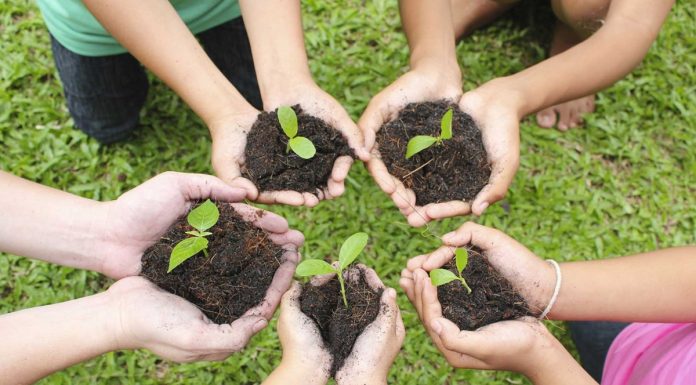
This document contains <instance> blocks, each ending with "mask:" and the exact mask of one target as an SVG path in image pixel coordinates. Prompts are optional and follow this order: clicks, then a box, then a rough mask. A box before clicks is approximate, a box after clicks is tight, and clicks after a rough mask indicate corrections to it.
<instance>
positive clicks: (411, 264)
mask: <svg viewBox="0 0 696 385" xmlns="http://www.w3.org/2000/svg"><path fill="white" fill-rule="evenodd" d="M427 259H428V256H427V255H419V256H417V257H413V258H411V259H409V260H408V262H406V269H408V271H410V272H414V271H415V270H416V269H420V268H422V266H423V262H425V261H426V260H427ZM402 276H403V274H402Z"/></svg>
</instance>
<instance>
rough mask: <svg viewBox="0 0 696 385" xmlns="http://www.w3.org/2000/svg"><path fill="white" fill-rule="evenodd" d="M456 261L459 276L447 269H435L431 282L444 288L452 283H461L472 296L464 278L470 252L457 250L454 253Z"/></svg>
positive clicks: (431, 275)
mask: <svg viewBox="0 0 696 385" xmlns="http://www.w3.org/2000/svg"><path fill="white" fill-rule="evenodd" d="M454 259H455V263H456V264H457V271H458V272H459V275H455V274H454V273H453V272H451V271H449V270H446V269H435V270H433V271H431V272H430V282H432V284H433V285H435V286H442V285H444V284H447V283H450V282H452V281H459V282H461V283H462V285H464V287H465V288H466V291H467V293H468V294H471V288H470V287H469V285H467V283H466V281H465V280H464V277H462V271H464V269H466V264H467V263H469V252H468V251H467V250H466V249H457V250H455V251H454Z"/></svg>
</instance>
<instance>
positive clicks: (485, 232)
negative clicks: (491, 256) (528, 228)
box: [442, 222, 509, 251]
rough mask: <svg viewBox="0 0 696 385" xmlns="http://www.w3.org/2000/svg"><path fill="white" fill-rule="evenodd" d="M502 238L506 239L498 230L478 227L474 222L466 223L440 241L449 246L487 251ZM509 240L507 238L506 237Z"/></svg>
mask: <svg viewBox="0 0 696 385" xmlns="http://www.w3.org/2000/svg"><path fill="white" fill-rule="evenodd" d="M503 237H507V235H505V234H504V233H502V232H501V231H499V230H496V229H493V228H490V227H486V226H482V225H479V224H478V223H474V222H467V223H465V224H463V225H461V226H460V227H459V229H457V230H455V231H453V232H450V233H447V234H445V235H443V236H442V241H443V242H444V243H445V244H446V245H450V246H455V247H459V246H463V245H468V244H472V245H474V246H478V247H479V248H481V249H482V250H484V251H485V250H489V249H491V248H492V247H493V246H494V245H496V244H497V243H499V242H500V241H501V239H502V238H503ZM508 238H509V237H508Z"/></svg>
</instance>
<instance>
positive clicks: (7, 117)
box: [0, 0, 696, 385]
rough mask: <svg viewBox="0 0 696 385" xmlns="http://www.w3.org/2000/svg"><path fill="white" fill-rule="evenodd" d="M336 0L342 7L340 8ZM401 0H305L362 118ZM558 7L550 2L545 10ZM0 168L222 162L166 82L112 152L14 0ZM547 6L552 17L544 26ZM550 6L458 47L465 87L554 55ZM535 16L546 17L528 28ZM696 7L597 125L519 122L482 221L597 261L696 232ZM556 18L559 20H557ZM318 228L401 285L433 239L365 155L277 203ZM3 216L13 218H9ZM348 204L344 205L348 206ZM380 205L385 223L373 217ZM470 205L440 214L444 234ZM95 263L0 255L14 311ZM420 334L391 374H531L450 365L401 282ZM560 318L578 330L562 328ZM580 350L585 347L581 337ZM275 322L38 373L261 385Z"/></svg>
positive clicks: (398, 47)
mask: <svg viewBox="0 0 696 385" xmlns="http://www.w3.org/2000/svg"><path fill="white" fill-rule="evenodd" d="M334 3H338V4H339V5H338V6H336V5H329V4H334ZM395 3H396V2H395V1H388V0H375V1H370V2H364V1H358V0H341V1H327V0H307V1H304V2H303V7H304V11H305V14H306V16H305V26H306V30H307V47H308V50H309V54H310V58H311V66H312V71H313V73H314V75H315V78H316V80H317V82H318V83H319V84H320V85H321V86H322V87H324V89H325V90H327V91H328V92H329V93H331V94H333V95H334V96H336V97H337V98H338V99H339V101H341V102H342V103H343V104H344V105H345V106H346V108H347V109H348V111H349V112H350V113H351V114H352V116H353V117H355V118H357V117H358V116H359V114H360V112H361V111H362V109H363V108H364V107H365V105H366V104H367V102H368V100H369V99H370V97H371V96H372V95H374V94H375V93H377V92H378V91H379V90H380V89H381V88H382V87H384V86H386V85H387V84H389V83H390V82H391V81H393V80H394V79H395V78H396V77H397V76H398V75H399V74H401V73H402V72H403V71H404V70H405V69H406V64H407V57H408V50H407V47H406V41H405V38H404V37H403V35H402V33H401V31H400V27H399V18H398V14H397V8H396V4H395ZM547 16H548V15H547ZM0 18H2V20H1V22H0V31H1V32H2V33H0V52H2V53H3V56H4V57H3V59H2V60H0V143H2V146H0V167H1V168H2V169H4V170H7V171H10V172H12V173H14V174H17V175H20V176H23V177H25V178H28V179H30V180H34V181H37V182H40V183H43V184H46V185H49V186H53V187H56V188H59V189H64V190H66V191H70V192H72V193H75V194H79V195H82V196H85V197H89V198H94V199H101V200H106V199H113V198H115V197H117V196H118V195H119V194H121V193H123V192H124V191H126V190H127V189H129V188H132V187H133V186H136V185H137V184H139V183H141V182H143V181H144V180H146V179H148V178H150V177H151V176H153V175H155V174H157V173H159V172H162V171H165V170H179V171H190V172H211V168H210V166H209V159H210V151H209V148H210V139H209V137H208V135H207V131H206V129H205V127H204V126H203V125H202V124H201V123H200V121H199V120H198V119H197V118H196V117H195V116H194V114H193V113H191V111H190V110H189V109H188V108H187V107H185V105H184V104H183V103H182V102H181V101H180V100H179V99H178V98H177V97H176V96H175V95H174V94H173V93H172V92H171V91H169V90H168V89H166V87H164V86H162V85H161V84H160V83H156V84H155V86H154V87H153V88H152V89H151V92H150V96H149V100H148V103H147V106H146V108H145V113H144V115H143V124H142V129H141V132H140V133H139V134H138V135H137V137H136V138H135V139H134V140H132V141H130V142H128V143H123V144H119V145H115V146H111V147H106V148H100V147H99V146H98V145H97V143H96V142H95V141H94V140H91V139H88V138H87V137H86V136H85V135H83V134H82V133H80V132H79V131H77V130H74V129H73V123H72V120H71V119H70V116H69V114H68V113H67V110H66V108H65V106H64V100H63V96H62V91H61V86H60V83H59V80H58V78H57V75H56V73H55V69H54V66H53V61H52V58H51V54H50V48H49V40H48V34H47V32H46V30H45V27H44V25H43V22H42V20H41V17H40V14H39V13H38V11H37V9H36V7H35V5H34V3H33V2H31V1H28V0H8V1H4V2H2V4H0ZM540 20H545V21H546V24H539V22H540ZM548 20H549V18H548V17H537V16H536V15H535V14H530V13H522V14H520V15H518V17H516V18H508V19H505V20H503V21H501V22H499V23H497V24H495V25H493V26H492V27H491V28H489V29H487V30H485V31H482V32H479V33H476V34H475V35H474V36H472V37H471V38H469V39H467V40H465V41H464V42H463V43H462V44H460V45H459V47H458V53H459V60H460V63H461V64H462V67H463V70H464V78H465V85H466V87H467V88H471V87H474V86H475V85H477V84H480V83H482V82H484V81H486V80H489V79H491V78H494V77H496V76H500V75H503V74H509V73H512V72H515V71H518V70H521V69H522V68H524V67H525V66H527V65H529V64H532V63H533V62H535V61H539V60H541V59H543V57H544V50H545V49H544V48H545V45H546V44H547V42H545V41H541V42H539V41H536V38H537V37H538V36H546V35H547V33H548V30H549V29H548ZM528 21H531V22H534V23H537V24H535V25H534V26H532V27H530V26H529V23H527V22H528ZM695 22H696V4H694V3H692V2H678V4H677V5H676V6H675V8H674V10H673V11H672V13H671V16H670V17H669V19H668V21H667V24H666V25H665V27H664V28H663V31H662V33H661V34H660V37H659V39H658V40H657V42H656V43H655V45H654V47H653V48H652V50H651V51H650V53H649V55H648V57H647V58H646V59H645V61H644V62H643V64H642V65H641V66H640V67H639V68H638V69H637V70H636V71H634V72H633V73H632V74H631V75H629V76H628V77H627V78H626V79H625V80H622V81H620V82H619V83H618V84H616V85H615V86H613V87H611V88H610V89H608V90H606V91H603V92H601V93H600V94H599V97H598V99H597V112H596V113H595V114H593V115H591V116H589V117H588V118H587V124H586V127H585V128H582V129H574V130H571V131H570V132H568V133H559V132H557V131H555V130H543V129H540V128H538V127H536V126H535V124H534V123H533V121H532V120H529V119H528V120H526V121H525V122H524V123H523V124H522V148H521V166H520V170H519V172H518V174H517V177H516V179H515V183H514V185H513V186H512V188H511V190H510V193H509V195H508V197H507V199H506V200H505V201H504V202H502V203H499V204H497V205H495V206H493V207H491V208H490V209H489V210H488V211H487V213H486V215H485V216H484V217H483V218H481V219H479V221H480V222H481V223H483V224H486V225H491V226H494V227H497V228H499V229H502V230H503V231H505V232H507V233H508V234H510V235H511V236H513V237H515V238H517V239H518V240H520V241H521V242H523V243H524V244H526V245H527V246H528V247H530V248H531V249H532V250H533V251H535V252H536V253H537V254H539V255H540V256H543V257H545V258H556V259H558V260H583V259H596V258H603V257H610V256H617V255H623V254H629V253H634V252H639V251H646V250H653V249H656V248H661V247H668V246H674V245H684V244H689V243H696V226H695V214H694V213H695V211H694V209H693V208H694V207H696V181H695V180H694V178H695V177H696V151H694V149H695V148H696V135H694V132H695V131H694V129H695V128H696V116H695V111H696V73H695V70H694V68H695V67H696V53H695V52H694V50H693V47H694V46H696V33H695V27H694V26H695V25H696V24H695ZM544 31H546V32H544ZM272 210H273V211H276V212H278V213H280V214H282V215H285V216H286V217H287V218H288V220H289V221H290V223H291V224H292V226H294V227H295V228H297V229H299V230H301V231H302V232H304V233H305V235H306V238H307V242H306V245H305V247H304V248H303V250H302V251H303V254H304V255H305V256H306V257H307V256H308V257H315V258H316V257H324V256H329V255H331V256H334V257H335V252H336V251H337V249H338V246H339V243H340V242H341V241H342V240H343V239H345V238H346V237H348V236H349V235H350V234H352V233H354V232H356V231H366V232H368V233H369V234H370V235H371V243H370V245H369V246H368V249H367V252H366V254H365V256H363V257H361V260H363V261H366V262H367V263H368V264H369V265H371V266H373V267H374V268H375V269H376V270H377V272H378V273H379V274H380V276H381V277H383V279H384V281H385V283H386V284H388V285H390V286H393V287H396V285H397V282H398V276H399V271H400V270H401V268H402V267H403V266H404V264H405V261H406V260H407V259H408V258H409V257H411V256H413V255H417V254H421V253H424V252H427V251H429V250H431V249H432V248H434V247H435V246H436V242H434V241H433V240H432V239H429V238H424V237H421V236H420V235H419V234H418V231H416V230H412V229H409V228H408V227H406V226H404V219H403V218H402V217H401V216H400V215H399V214H398V212H397V211H396V209H395V208H394V206H393V204H392V203H391V202H390V201H389V200H388V199H387V197H386V196H385V195H384V194H382V193H381V192H380V191H379V189H378V188H377V187H376V185H375V184H374V183H373V182H372V180H371V179H370V177H369V175H368V174H367V172H366V171H365V169H364V167H363V166H362V165H356V166H354V168H353V170H352V171H351V174H350V179H349V184H348V191H347V192H346V194H345V195H344V196H343V197H341V198H340V199H337V200H335V201H333V202H326V203H322V204H321V205H320V206H319V207H318V208H315V209H311V210H310V209H292V208H287V207H273V208H272ZM0 215H1V214H0ZM339 218H340V219H339ZM376 218H378V220H376ZM466 219H467V218H458V219H452V220H446V221H442V222H440V223H437V224H435V225H433V226H432V230H433V231H435V232H436V233H438V234H442V233H444V232H447V231H449V230H452V229H454V228H456V227H457V226H458V225H459V224H460V223H462V222H464V221H465V220H466ZM108 284H109V281H108V280H106V279H104V278H101V277H100V276H99V275H97V274H95V273H89V272H84V271H76V270H73V269H68V268H61V267H57V266H52V265H48V264H45V263H42V262H35V261H30V260H27V259H22V258H19V257H15V256H7V255H3V256H1V257H0V312H1V313H6V312H11V311H15V310H19V309H22V308H27V307H31V306H38V305H44V304H50V303H55V302H59V301H65V300H68V299H71V298H77V297H81V296H84V295H87V294H90V293H94V292H97V291H99V290H102V289H103V288H105V287H106V286H107V285H108ZM399 304H400V306H401V309H402V312H403V317H404V321H405V324H406V328H407V336H406V341H405V344H404V348H403V351H402V353H401V354H400V355H399V357H398V358H397V360H396V362H395V364H394V368H393V369H392V371H391V378H390V383H399V384H404V385H406V384H433V383H463V384H523V383H528V382H527V381H526V380H525V379H524V378H522V377H521V376H519V375H516V374H511V373H505V372H499V373H494V372H483V371H464V370H453V369H452V368H450V367H449V366H448V365H447V364H446V362H445V361H444V360H443V359H442V358H441V356H440V355H439V354H438V353H437V351H436V349H435V348H434V347H433V346H432V344H431V343H430V340H429V339H428V337H427V335H426V334H425V332H424V330H423V328H422V326H421V325H420V323H419V321H418V317H417V315H416V314H415V312H414V310H413V308H412V307H411V305H410V304H409V303H408V301H407V300H406V298H405V297H404V296H400V298H399ZM555 326H556V327H553V330H554V332H555V333H556V334H557V335H558V336H560V337H561V338H562V340H563V341H564V342H568V337H567V334H566V333H565V331H564V329H563V327H562V324H557V325H555ZM571 348H572V347H571ZM279 358H280V346H279V344H278V340H277V336H276V331H275V324H272V325H271V327H269V328H267V329H266V330H264V331H263V332H262V333H261V334H259V335H258V336H257V337H255V338H254V339H253V340H252V341H251V343H250V344H249V346H248V348H247V349H246V350H245V351H244V352H243V353H240V354H236V355H234V356H232V357H231V358H229V359H228V360H226V361H225V362H222V363H197V364H185V365H179V364H173V363H169V362H164V361H162V360H160V359H158V358H156V357H155V356H154V355H152V354H149V353H147V352H143V351H138V352H116V353H110V354H107V355H105V356H103V357H99V358H97V359H94V360H91V361H89V362H86V363H84V364H81V365H78V366H75V367H73V368H70V369H68V370H65V371H63V372H60V373H56V374H54V375H52V376H50V377H48V378H46V379H45V380H43V381H42V382H41V384H72V383H95V384H96V383H98V384H158V383H167V384H192V383H201V384H203V383H205V384H222V383H227V384H247V383H258V382H260V381H261V380H263V379H264V378H265V377H266V375H268V373H270V371H271V370H272V369H273V368H274V366H275V365H276V364H277V363H278V360H279Z"/></svg>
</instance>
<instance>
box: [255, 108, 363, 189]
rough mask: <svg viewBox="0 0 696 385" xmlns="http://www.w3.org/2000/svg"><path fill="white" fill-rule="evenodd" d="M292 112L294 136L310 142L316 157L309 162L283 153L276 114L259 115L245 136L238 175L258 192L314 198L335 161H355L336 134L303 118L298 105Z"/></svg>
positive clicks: (316, 121) (284, 144)
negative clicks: (343, 158) (307, 194)
mask: <svg viewBox="0 0 696 385" xmlns="http://www.w3.org/2000/svg"><path fill="white" fill-rule="evenodd" d="M292 108H293V110H295V113H296V114H297V123H298V127H299V128H298V131H297V134H298V135H299V136H304V137H305V138H308V139H309V140H311V141H312V143H313V144H314V147H315V148H316V149H317V153H316V155H314V157H313V158H311V159H302V158H300V157H299V156H298V155H297V154H295V153H294V152H292V151H290V152H287V151H286V149H287V144H288V137H287V136H286V135H285V133H284V132H283V129H282V128H281V126H280V122H278V116H277V114H276V112H275V111H272V112H262V113H260V114H259V117H258V119H257V120H256V122H255V123H254V125H253V126H252V127H251V131H249V135H248V136H247V145H246V149H245V151H244V157H245V160H246V161H245V166H244V169H243V170H242V175H243V176H244V177H245V178H247V179H249V180H251V181H252V182H253V183H254V184H255V185H256V187H257V188H258V189H259V191H282V190H292V191H299V192H310V193H313V194H316V193H317V190H322V189H324V188H325V187H326V185H327V182H328V180H329V177H330V176H331V170H332V169H333V166H334V162H335V161H336V158H338V157H339V156H344V155H349V156H352V157H355V154H354V153H353V150H352V149H351V148H350V147H348V142H347V141H346V139H345V138H344V137H343V135H342V134H341V132H340V131H338V130H336V129H334V128H332V127H331V126H329V125H328V124H327V123H326V122H324V121H323V120H321V119H318V118H315V117H313V116H311V115H307V114H305V113H304V112H303V111H302V108H300V106H299V105H297V106H293V107H292Z"/></svg>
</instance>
